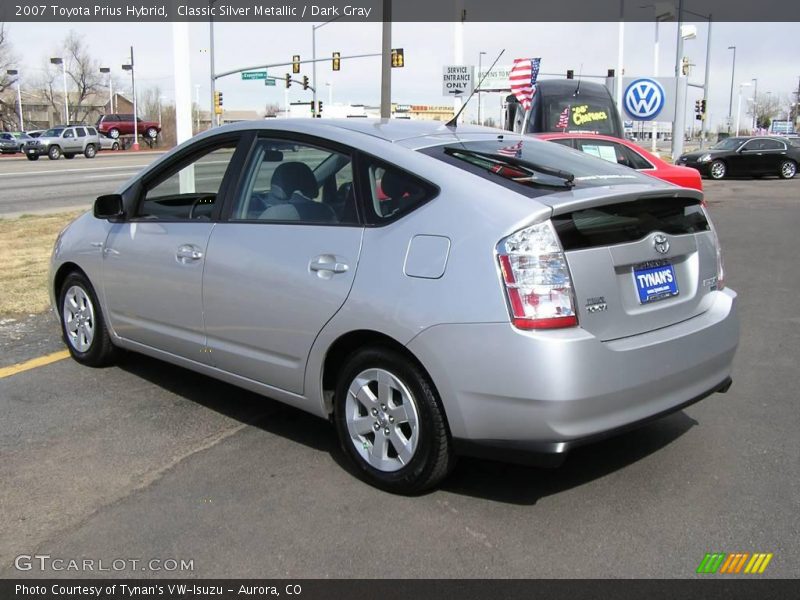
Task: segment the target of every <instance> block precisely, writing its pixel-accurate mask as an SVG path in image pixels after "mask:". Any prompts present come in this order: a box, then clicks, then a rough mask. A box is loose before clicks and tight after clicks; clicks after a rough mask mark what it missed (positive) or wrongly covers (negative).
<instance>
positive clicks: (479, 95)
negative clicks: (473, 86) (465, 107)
mask: <svg viewBox="0 0 800 600" xmlns="http://www.w3.org/2000/svg"><path fill="white" fill-rule="evenodd" d="M484 54H486V52H478V81H480V80H481V64H482V62H483V61H482V59H483V55H484ZM478 125H483V121H481V88H480V87H479V88H478Z"/></svg>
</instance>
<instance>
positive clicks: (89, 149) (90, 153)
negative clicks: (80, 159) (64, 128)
mask: <svg viewBox="0 0 800 600" xmlns="http://www.w3.org/2000/svg"><path fill="white" fill-rule="evenodd" d="M95 154H97V150H96V149H95V147H94V144H89V145H88V146H86V150H84V151H83V155H84V156H85V157H86V158H94V155H95Z"/></svg>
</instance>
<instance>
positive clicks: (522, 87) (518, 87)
mask: <svg viewBox="0 0 800 600" xmlns="http://www.w3.org/2000/svg"><path fill="white" fill-rule="evenodd" d="M541 61H542V59H541V58H517V59H515V60H514V66H513V67H512V68H511V73H509V75H508V81H509V83H510V84H511V93H512V94H514V95H515V96H516V97H517V100H519V103H520V104H522V108H524V109H525V110H528V109H530V107H531V100H532V99H533V95H534V94H535V93H536V79H537V78H538V77H539V63H541Z"/></svg>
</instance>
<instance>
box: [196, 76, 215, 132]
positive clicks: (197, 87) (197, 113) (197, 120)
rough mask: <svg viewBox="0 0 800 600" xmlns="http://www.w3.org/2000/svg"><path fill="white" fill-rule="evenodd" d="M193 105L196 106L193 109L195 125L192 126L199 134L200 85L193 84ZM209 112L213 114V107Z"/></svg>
mask: <svg viewBox="0 0 800 600" xmlns="http://www.w3.org/2000/svg"><path fill="white" fill-rule="evenodd" d="M194 103H195V106H196V108H195V119H194V121H195V125H194V127H195V132H196V133H199V132H200V84H199V83H195V84H194ZM211 110H212V112H213V110H214V109H213V107H212V109H211ZM210 114H211V113H209V115H210Z"/></svg>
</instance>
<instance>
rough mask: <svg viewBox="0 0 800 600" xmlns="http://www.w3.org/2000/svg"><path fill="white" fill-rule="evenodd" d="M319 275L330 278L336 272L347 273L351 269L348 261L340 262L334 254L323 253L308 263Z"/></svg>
mask: <svg viewBox="0 0 800 600" xmlns="http://www.w3.org/2000/svg"><path fill="white" fill-rule="evenodd" d="M308 268H309V269H311V270H312V271H314V272H316V274H317V275H318V276H319V277H323V278H326V279H327V278H330V277H331V276H332V275H334V274H339V273H345V272H347V271H348V270H349V269H350V266H349V265H348V264H347V263H343V262H339V261H337V260H336V257H335V256H333V255H332V254H323V255H321V256H318V257H316V258H315V259H313V260H312V261H311V263H310V264H309V265H308Z"/></svg>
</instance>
